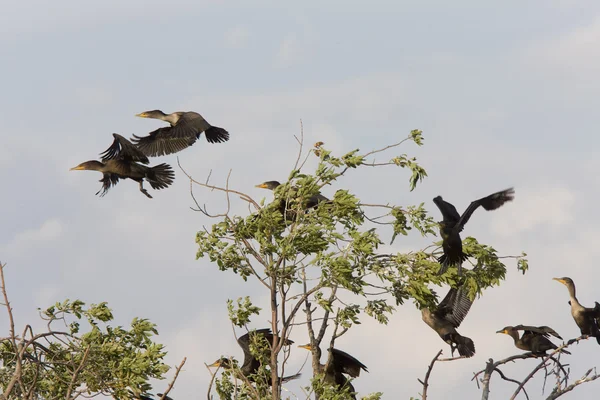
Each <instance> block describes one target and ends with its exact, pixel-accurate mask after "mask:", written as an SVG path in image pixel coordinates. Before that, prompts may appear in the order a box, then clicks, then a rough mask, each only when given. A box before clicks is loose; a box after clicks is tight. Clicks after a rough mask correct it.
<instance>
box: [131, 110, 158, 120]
mask: <svg viewBox="0 0 600 400" xmlns="http://www.w3.org/2000/svg"><path fill="white" fill-rule="evenodd" d="M135 116H136V117H140V118H155V119H161V118H162V117H164V116H165V113H164V112H162V111H160V110H150V111H144V112H141V113H139V114H135Z"/></svg>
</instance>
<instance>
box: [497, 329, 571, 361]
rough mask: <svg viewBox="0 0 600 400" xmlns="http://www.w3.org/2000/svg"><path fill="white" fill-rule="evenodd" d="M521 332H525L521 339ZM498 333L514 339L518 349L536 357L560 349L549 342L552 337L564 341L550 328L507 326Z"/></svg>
mask: <svg viewBox="0 0 600 400" xmlns="http://www.w3.org/2000/svg"><path fill="white" fill-rule="evenodd" d="M519 331H523V335H521V337H519ZM496 333H504V334H505V335H508V336H510V337H512V338H513V340H514V342H515V346H516V347H517V348H518V349H521V350H525V351H531V352H532V353H533V354H535V355H545V354H546V351H548V350H555V349H557V348H558V347H557V346H556V345H555V344H554V343H552V342H551V341H550V340H549V337H550V335H552V336H554V337H556V338H558V339H561V340H562V337H560V335H559V334H558V333H556V331H555V330H554V329H552V328H550V327H549V326H526V325H517V326H506V327H504V328H502V329H500V330H499V331H497V332H496ZM562 352H563V353H566V354H571V353H569V352H568V351H566V350H562Z"/></svg>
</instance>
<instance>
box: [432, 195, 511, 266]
mask: <svg viewBox="0 0 600 400" xmlns="http://www.w3.org/2000/svg"><path fill="white" fill-rule="evenodd" d="M514 195H515V191H514V189H513V188H510V189H506V190H503V191H501V192H497V193H494V194H491V195H489V196H487V197H483V198H481V199H479V200H475V201H474V202H472V203H471V204H470V205H469V207H467V209H466V210H465V212H464V213H463V214H462V215H459V214H458V211H456V208H455V207H454V206H453V205H452V204H450V203H448V202H447V201H444V199H442V196H437V197H436V198H434V199H433V202H434V203H435V205H436V206H437V207H438V208H439V209H440V212H441V213H442V217H443V221H441V222H440V223H439V224H440V235H441V236H442V248H443V250H444V254H443V255H442V256H441V257H440V258H439V259H438V261H439V263H440V264H441V267H440V271H439V274H440V275H441V274H443V273H444V272H446V270H447V269H448V267H449V266H456V267H457V268H458V273H459V274H460V273H461V268H462V263H463V261H465V260H466V259H467V257H468V256H467V255H466V254H465V253H463V251H462V240H461V238H460V232H461V231H462V230H463V228H464V226H465V224H466V223H467V222H468V221H469V218H471V215H472V214H473V213H474V212H475V210H477V208H478V207H479V206H482V207H483V208H484V209H485V210H487V211H491V210H495V209H497V208H499V207H501V206H502V205H503V204H504V203H506V202H507V201H512V200H513V199H514Z"/></svg>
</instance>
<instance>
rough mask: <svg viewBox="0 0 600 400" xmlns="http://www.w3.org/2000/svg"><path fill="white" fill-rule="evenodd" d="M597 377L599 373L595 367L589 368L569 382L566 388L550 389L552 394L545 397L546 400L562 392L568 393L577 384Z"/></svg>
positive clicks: (550, 399) (558, 395)
mask: <svg viewBox="0 0 600 400" xmlns="http://www.w3.org/2000/svg"><path fill="white" fill-rule="evenodd" d="M592 371H594V375H592V376H590V374H591V373H592ZM598 378H600V375H599V374H598V373H597V372H596V368H590V369H589V370H588V371H587V372H586V373H585V374H583V376H582V377H581V378H580V379H578V380H576V381H575V382H573V383H571V384H570V385H569V386H567V387H566V388H564V389H562V390H561V389H558V388H555V390H553V391H552V394H550V396H548V397H546V400H554V399H557V398H559V397H560V396H562V395H563V394H565V393H568V392H570V391H571V390H573V389H575V388H576V387H577V386H579V385H581V384H583V383H586V382H591V381H595V380H596V379H598ZM557 389H558V390H557Z"/></svg>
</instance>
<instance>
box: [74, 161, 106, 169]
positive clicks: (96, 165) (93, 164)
mask: <svg viewBox="0 0 600 400" xmlns="http://www.w3.org/2000/svg"><path fill="white" fill-rule="evenodd" d="M103 166H104V164H102V163H101V162H100V161H96V160H91V161H86V162H82V163H81V164H79V165H78V166H76V167H73V168H71V169H69V171H86V170H87V171H99V170H100V168H102V167H103Z"/></svg>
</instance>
